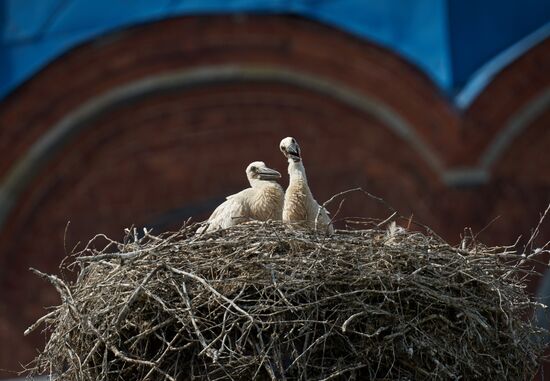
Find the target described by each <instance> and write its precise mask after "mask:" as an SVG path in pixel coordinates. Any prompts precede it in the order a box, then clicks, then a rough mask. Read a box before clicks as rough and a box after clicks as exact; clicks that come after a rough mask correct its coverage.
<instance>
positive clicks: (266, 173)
mask: <svg viewBox="0 0 550 381" xmlns="http://www.w3.org/2000/svg"><path fill="white" fill-rule="evenodd" d="M258 178H259V179H260V180H275V179H280V178H281V174H280V173H279V172H277V171H276V170H274V169H271V168H267V167H265V168H260V169H259V170H258Z"/></svg>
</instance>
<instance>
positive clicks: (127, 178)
mask: <svg viewBox="0 0 550 381" xmlns="http://www.w3.org/2000/svg"><path fill="white" fill-rule="evenodd" d="M547 45H548V42H545V43H543V44H542V45H541V46H539V47H536V48H534V49H533V50H532V51H530V52H528V53H527V54H526V56H525V57H523V58H521V59H520V60H518V61H517V62H516V63H514V64H512V65H511V66H510V67H509V68H507V69H505V70H504V71H503V72H502V73H501V74H499V76H497V78H496V79H495V80H494V82H493V83H492V84H491V85H490V86H489V87H488V88H487V89H486V90H485V93H483V94H482V95H481V96H480V97H479V98H478V100H477V101H476V102H475V103H474V104H473V105H472V106H471V108H470V109H469V110H467V111H466V112H465V115H461V114H460V113H458V112H457V111H455V110H454V109H453V107H452V106H451V105H450V104H449V102H448V101H447V99H446V98H445V97H444V96H442V94H440V93H439V91H438V89H437V88H436V87H435V86H434V85H433V84H432V83H431V82H430V81H429V79H428V78H427V77H426V76H425V75H423V74H422V73H421V72H420V71H419V70H417V69H416V68H414V67H413V66H411V65H410V64H409V63H407V62H405V61H404V60H403V59H401V58H399V57H397V56H396V55H395V54H393V53H391V52H389V51H387V50H385V49H382V48H380V47H377V46H374V45H372V44H369V43H367V42H364V41H359V40H358V39H356V38H354V37H352V36H350V35H347V34H345V33H343V32H340V31H338V30H334V29H331V28H329V27H326V26H321V25H319V24H316V23H313V22H310V21H305V20H302V19H297V18H290V17H276V16H254V17H243V16H239V17H221V16H220V17H185V18H178V19H172V20H165V21H161V22H157V23H153V24H148V25H143V26H139V27H135V28H132V29H129V30H125V31H121V32H119V33H116V34H114V35H110V36H107V37H104V38H102V39H99V40H97V41H93V42H90V43H87V44H85V45H83V46H80V47H78V48H76V49H74V50H72V51H71V52H69V53H67V54H66V55H64V56H63V57H61V58H59V59H58V60H56V61H55V62H54V63H52V64H51V65H49V66H48V67H46V68H45V69H44V70H42V71H41V72H40V73H38V74H37V75H36V76H35V77H34V78H32V79H31V80H30V81H28V82H27V83H25V84H24V85H23V86H21V87H20V88H18V89H17V90H16V91H15V92H14V93H12V94H11V95H10V96H9V97H8V98H7V99H6V100H4V101H3V102H2V103H1V104H0V125H1V126H2V129H0V152H2V154H3V156H2V160H0V178H5V177H6V176H8V175H9V174H10V173H11V172H10V171H12V170H13V168H14V164H15V163H16V162H17V161H18V160H21V158H24V157H25V156H26V155H27V154H28V152H29V150H30V149H31V147H32V146H33V144H36V142H39V141H41V139H43V137H44V136H45V134H47V133H48V131H52V129H53V128H55V127H56V126H59V124H60V123H62V122H64V121H65V122H66V121H67V118H68V116H69V115H71V113H74V112H76V111H79V110H82V107H84V106H85V105H89V104H93V103H94V102H95V101H97V100H98V99H103V98H102V97H104V96H105V94H107V93H109V92H110V91H112V90H113V89H119V88H121V87H124V86H129V85H131V84H133V83H137V82H139V81H141V80H143V79H145V78H150V79H152V81H153V82H154V81H155V78H157V79H156V80H158V81H160V79H159V78H160V77H159V76H162V75H166V74H170V73H175V72H180V73H185V72H186V71H190V70H194V69H198V68H203V67H205V66H208V67H214V68H216V67H228V66H231V65H232V66H239V67H248V68H254V69H255V70H256V72H258V70H259V69H262V68H269V69H271V70H275V71H276V70H282V71H290V72H292V73H299V74H304V75H306V76H308V77H311V78H317V79H322V81H324V82H323V83H329V84H330V86H329V90H330V91H328V92H327V91H320V90H319V89H316V88H315V86H313V87H308V86H304V85H303V83H299V81H298V82H296V83H294V82H293V80H289V81H279V80H277V79H276V78H274V77H266V78H263V79H262V80H257V77H254V78H247V77H246V76H243V77H242V78H240V79H239V78H236V79H235V78H233V79H232V80H230V81H229V80H215V81H214V80H213V81H203V82H200V83H199V84H194V85H189V84H187V85H185V86H174V87H168V88H166V87H159V88H157V90H155V91H152V92H146V93H143V94H139V96H133V97H129V98H128V99H125V100H124V101H122V102H117V103H114V104H113V105H112V106H111V107H107V108H105V109H103V111H102V112H101V113H97V115H93V117H90V118H88V119H86V120H85V121H80V122H79V123H75V126H76V127H78V133H75V134H74V135H72V137H71V139H70V140H68V141H67V143H66V144H64V145H63V144H60V145H59V146H58V147H57V150H56V152H55V153H54V154H53V155H52V156H50V157H48V160H44V162H43V163H42V165H43V166H42V167H41V168H40V171H38V173H37V174H36V175H35V176H30V177H29V178H28V184H27V185H26V186H25V187H23V188H22V190H21V192H20V193H19V195H18V200H17V203H16V204H15V207H14V208H13V209H12V210H11V211H10V214H9V215H8V218H7V220H6V223H5V225H4V226H3V227H2V229H1V230H0V286H1V287H0V335H1V338H0V341H2V342H3V345H2V346H0V369H1V368H4V369H14V367H17V364H18V363H20V362H21V363H24V362H26V361H28V360H30V359H31V358H32V357H33V356H34V353H35V349H34V348H35V347H41V346H42V345H43V338H42V337H40V335H39V334H35V335H32V336H31V337H29V338H23V337H22V335H21V332H22V331H23V330H24V329H25V328H26V327H27V326H28V325H29V324H31V323H32V322H33V321H34V320H35V319H36V318H37V317H39V316H40V315H42V314H43V313H44V309H43V306H47V305H52V304H56V303H57V296H56V295H55V293H53V292H52V290H51V287H50V286H49V285H47V284H45V283H44V282H43V281H41V280H39V279H36V277H35V276H32V275H30V274H29V272H28V271H27V269H28V267H30V266H32V267H35V268H38V269H40V270H42V271H46V272H58V271H59V270H58V265H59V262H60V261H61V259H62V258H63V257H64V256H65V253H66V251H71V250H72V248H73V247H74V246H75V245H77V243H78V242H86V241H87V240H88V239H89V238H91V237H92V236H93V235H94V234H96V233H106V234H108V235H109V236H111V237H113V238H118V237H120V236H121V232H122V228H124V227H128V226H131V225H137V226H142V225H154V226H157V227H158V228H159V229H162V228H174V227H177V226H178V225H179V224H181V222H182V221H183V220H185V219H186V218H187V217H188V216H189V215H194V216H195V218H196V219H202V218H204V217H206V216H207V215H208V212H209V211H210V210H211V209H212V208H213V207H214V206H215V205H216V203H217V202H218V201H219V200H220V199H223V197H225V195H227V194H229V193H232V192H235V191H238V190H240V189H242V188H243V187H245V186H247V183H246V179H245V175H244V168H245V167H246V165H247V164H248V163H249V162H251V161H253V160H264V161H265V162H266V163H267V164H268V165H270V166H272V167H274V168H277V169H278V170H279V171H281V172H282V173H286V163H285V160H284V158H283V157H282V155H281V154H280V153H279V151H278V148H277V147H278V143H279V140H280V139H281V138H282V137H285V136H288V135H292V136H295V137H296V138H297V139H298V140H299V141H300V143H301V146H302V149H303V156H304V161H305V164H306V167H307V170H308V178H309V179H310V183H311V185H312V188H313V190H314V193H315V195H316V197H317V199H318V200H325V199H327V198H329V197H330V196H331V195H332V194H334V193H337V192H339V191H342V190H345V189H349V188H353V187H357V186H362V187H364V188H365V189H367V190H368V191H370V192H371V193H373V194H376V195H378V196H381V197H383V198H384V199H385V200H386V201H387V202H388V203H389V204H391V205H392V206H393V207H394V208H396V209H397V210H398V211H399V212H400V213H401V214H402V215H404V216H407V217H408V216H410V215H414V218H415V219H416V220H418V221H419V222H422V223H424V224H426V225H429V226H430V227H432V228H433V229H434V230H435V231H436V232H438V233H439V234H441V235H443V236H444V237H446V238H447V239H449V240H451V241H452V242H457V241H458V239H459V235H460V233H461V232H462V230H463V228H464V227H465V226H468V227H472V229H473V230H474V231H480V230H481V229H483V228H484V226H485V225H486V224H487V223H488V222H489V221H491V220H492V219H493V218H494V217H496V216H498V215H500V216H501V218H500V219H499V220H498V221H497V222H495V223H494V224H493V225H491V226H490V227H489V228H487V229H485V230H484V232H483V233H482V234H481V235H480V239H482V240H484V241H485V242H488V243H492V244H497V243H498V244H508V243H511V242H513V241H515V238H516V237H517V236H518V235H520V234H528V233H529V229H530V228H531V227H532V226H533V225H534V224H535V222H536V220H538V213H539V212H540V211H541V210H543V209H544V207H545V205H546V203H547V202H549V201H550V200H549V197H550V196H549V195H550V192H549V190H550V170H549V169H550V168H548V166H549V160H548V159H547V158H546V150H547V148H546V147H548V145H549V144H550V133H549V132H548V128H547V126H548V122H549V118H550V112H549V111H548V108H546V111H543V112H539V113H538V114H536V115H535V116H534V117H532V118H531V119H529V123H528V125H527V126H525V127H524V128H523V129H522V133H521V134H519V135H518V136H516V137H515V138H514V139H513V141H512V144H510V145H509V146H508V147H507V149H505V150H504V151H503V153H502V154H501V155H500V156H499V159H498V160H497V161H496V162H495V163H494V164H493V165H492V166H491V167H490V168H489V169H490V180H489V182H487V183H485V184H480V185H476V186H472V187H461V188H457V187H451V186H449V185H448V184H447V183H446V182H445V181H444V176H443V174H444V172H445V171H446V170H447V169H452V168H459V167H462V166H475V165H477V163H478V161H479V158H480V157H482V156H483V152H484V150H486V148H487V147H489V146H491V142H493V141H494V139H495V137H496V136H498V134H499V131H501V129H504V128H505V127H506V125H507V123H508V122H509V120H510V119H512V118H513V117H514V115H517V113H519V112H521V110H523V109H525V107H527V106H528V105H529V104H531V103H532V102H535V101H536V100H537V99H538V98H539V96H540V95H541V94H542V93H543V92H544V91H545V89H546V88H547V85H548V76H547V75H545V74H544V71H543V68H544V65H545V63H546V64H547V63H548V59H549V54H548V49H545V46H546V47H547ZM546 67H548V65H546ZM259 72H261V70H260V71H259ZM342 89H344V90H346V91H347V92H351V93H353V94H355V95H358V96H360V97H361V99H362V100H363V101H365V102H367V106H368V107H367V109H365V108H360V107H357V105H354V104H350V102H348V101H347V100H346V99H347V98H346V97H340V96H338V94H340V93H339V91H341V90H342ZM331 91H333V92H334V94H331ZM335 94H336V95H335ZM510 94H512V95H517V96H510ZM369 102H370V103H369ZM502 105H505V107H503V106H502ZM369 107H370V108H371V109H372V110H371V111H369ZM384 112H389V113H390V114H391V118H394V117H396V118H398V119H399V120H400V121H402V124H403V125H406V126H408V128H410V131H412V133H413V135H415V136H417V137H418V138H419V140H421V141H422V142H423V143H424V144H425V146H426V147H428V148H429V150H430V151H431V152H432V153H433V155H434V156H435V157H436V158H437V160H438V162H439V165H440V166H441V167H442V169H441V170H438V169H437V165H435V164H434V163H433V162H431V161H430V159H429V158H427V157H425V156H423V155H422V154H421V153H420V152H419V149H418V147H416V146H415V144H414V142H413V141H411V140H410V139H409V138H407V137H406V136H400V135H399V134H398V133H396V132H395V126H393V125H392V126H393V127H392V126H390V125H389V124H391V120H392V119H391V118H390V119H387V118H386V119H384V118H383V117H381V115H386V114H384ZM388 120H389V121H388ZM534 163H536V165H535V164H534ZM283 183H285V181H283ZM388 214H389V212H388V209H387V208H386V207H385V206H383V205H381V204H379V203H377V202H376V201H374V200H372V199H369V198H366V197H364V196H361V195H353V196H349V197H348V198H347V201H346V203H345V204H344V207H343V209H342V211H341V214H340V216H342V217H343V216H350V215H355V216H369V217H371V216H372V217H379V218H384V217H386V216H387V215H388ZM68 221H70V225H69V226H68V227H67V222H68ZM65 231H67V233H66V236H65ZM545 237H546V239H547V240H548V239H550V236H549V234H548V231H546V232H545ZM80 247H81V246H80ZM0 374H1V373H0ZM6 375H8V374H7V373H6Z"/></svg>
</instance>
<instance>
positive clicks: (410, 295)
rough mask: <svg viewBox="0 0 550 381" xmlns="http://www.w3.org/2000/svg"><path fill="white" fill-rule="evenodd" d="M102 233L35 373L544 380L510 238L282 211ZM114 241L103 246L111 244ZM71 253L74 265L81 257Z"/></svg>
mask: <svg viewBox="0 0 550 381" xmlns="http://www.w3.org/2000/svg"><path fill="white" fill-rule="evenodd" d="M197 226H198V225H196V224H195V225H189V226H186V227H184V228H182V229H181V230H180V231H179V232H177V233H173V234H170V235H164V236H159V237H155V236H152V235H150V234H149V233H147V232H146V233H145V235H141V236H139V237H138V236H137V234H136V233H135V231H134V232H130V234H129V235H128V236H127V237H126V240H125V243H119V242H114V241H111V240H107V241H106V242H107V244H106V247H105V240H106V239H107V238H106V237H104V236H98V237H96V238H95V239H94V240H92V241H91V242H90V243H89V244H88V246H87V247H86V248H85V249H84V250H83V251H82V252H81V253H79V254H78V255H77V256H76V257H75V258H73V259H74V262H73V263H72V266H76V267H77V268H78V269H79V272H78V278H77V280H76V281H74V282H69V281H63V280H61V279H60V278H58V277H56V276H53V275H45V274H41V275H42V276H44V277H46V278H47V279H48V280H49V281H50V282H51V283H52V284H53V285H54V286H55V287H56V289H57V291H58V292H59V294H60V296H61V300H62V303H61V305H59V306H57V307H55V308H53V310H52V311H51V312H50V313H49V314H47V315H46V316H44V317H43V318H41V319H40V320H39V321H37V323H35V325H33V326H32V327H30V328H29V331H30V330H33V329H35V328H36V327H37V326H40V325H41V324H45V327H46V329H45V330H46V331H47V332H48V333H49V335H48V336H49V339H48V341H47V344H46V347H45V349H44V350H43V351H42V352H41V353H40V354H39V356H38V357H37V358H36V360H35V362H34V364H33V367H34V368H33V369H32V370H31V373H34V374H37V373H44V372H45V373H48V374H53V375H55V379H56V380H71V381H72V380H82V381H87V380H90V381H97V380H125V381H129V380H190V379H199V380H203V379H204V380H222V379H223V380H251V379H260V380H270V379H272V380H283V379H286V380H329V379H334V380H337V379H343V380H347V379H354V378H355V379H361V380H366V379H370V380H374V379H384V380H419V379H429V380H447V379H483V378H485V379H508V380H509V379H515V380H519V379H531V378H532V377H533V375H534V374H535V372H536V370H537V368H538V366H539V364H540V360H541V356H542V351H543V350H544V345H543V343H542V340H540V337H541V335H542V332H541V331H540V329H538V328H537V327H536V326H535V325H534V324H533V323H532V322H530V321H528V319H527V317H528V316H529V315H530V313H531V312H532V309H533V308H534V306H535V303H534V302H533V301H532V300H531V299H530V298H529V297H528V296H527V294H526V292H525V290H524V285H523V283H522V280H521V279H522V277H523V275H524V272H523V270H521V269H520V267H518V266H517V260H516V259H517V257H518V255H517V254H514V253H511V252H510V248H508V249H506V248H488V247H483V246H480V245H477V244H476V245H473V246H472V247H470V248H467V249H458V248H456V247H452V246H450V245H448V244H447V243H445V242H444V241H442V240H441V239H440V238H438V237H435V236H431V235H424V234H422V233H418V232H407V231H399V230H397V231H396V232H395V233H394V234H392V235H389V234H388V233H387V232H386V231H385V230H380V229H361V230H346V231H338V232H337V233H336V234H334V235H333V236H330V237H328V236H324V235H319V234H316V233H315V232H312V231H307V230H299V229H294V228H292V227H289V226H288V225H284V224H282V223H280V222H265V223H247V224H242V225H239V226H236V227H234V228H230V229H227V230H225V231H221V232H216V233H211V234H205V235H203V236H197V235H195V234H194V232H195V230H196V229H197ZM99 246H103V248H102V249H97V248H95V247H99ZM69 268H71V266H69Z"/></svg>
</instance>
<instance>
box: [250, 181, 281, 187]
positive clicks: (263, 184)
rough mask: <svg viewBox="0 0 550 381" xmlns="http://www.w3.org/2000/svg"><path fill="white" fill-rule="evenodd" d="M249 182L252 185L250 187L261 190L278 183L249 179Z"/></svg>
mask: <svg viewBox="0 0 550 381" xmlns="http://www.w3.org/2000/svg"><path fill="white" fill-rule="evenodd" d="M248 182H249V183H250V186H251V187H252V188H261V187H266V186H269V185H273V184H276V183H277V182H276V181H269V180H260V179H248Z"/></svg>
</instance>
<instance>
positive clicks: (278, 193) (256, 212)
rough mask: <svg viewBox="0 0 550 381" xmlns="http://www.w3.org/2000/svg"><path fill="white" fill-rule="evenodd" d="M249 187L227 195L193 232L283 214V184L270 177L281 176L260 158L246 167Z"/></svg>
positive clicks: (276, 216) (208, 230)
mask: <svg viewBox="0 0 550 381" xmlns="http://www.w3.org/2000/svg"><path fill="white" fill-rule="evenodd" d="M246 172H247V177H248V180H249V182H250V188H247V189H244V190H242V191H240V192H239V193H235V194H233V195H231V196H228V197H227V199H226V201H224V202H223V203H222V204H221V205H219V206H218V207H217V208H216V209H215V210H214V212H212V215H211V216H210V218H209V219H208V221H207V224H206V225H205V226H203V227H201V228H200V229H199V230H198V231H197V232H198V233H203V232H211V231H215V230H219V229H226V228H228V227H231V226H234V225H237V224H240V223H243V222H246V221H250V220H257V221H267V220H279V221H280V220H281V219H282V215H283V203H284V192H283V188H282V187H281V186H280V185H279V184H278V183H277V182H276V181H275V180H274V179H275V178H278V177H280V176H281V174H280V173H279V172H277V171H275V170H272V169H269V168H267V167H266V166H265V164H264V163H263V162H254V163H251V164H250V165H249V166H248V168H247V171H246Z"/></svg>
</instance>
